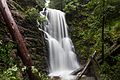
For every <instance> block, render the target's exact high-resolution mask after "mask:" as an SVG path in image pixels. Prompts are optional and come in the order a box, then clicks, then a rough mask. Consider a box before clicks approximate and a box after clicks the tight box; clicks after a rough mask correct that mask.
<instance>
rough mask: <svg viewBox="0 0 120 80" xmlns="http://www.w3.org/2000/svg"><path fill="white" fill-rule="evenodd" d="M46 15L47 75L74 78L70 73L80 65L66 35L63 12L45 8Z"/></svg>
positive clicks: (65, 79) (64, 78) (66, 78)
mask: <svg viewBox="0 0 120 80" xmlns="http://www.w3.org/2000/svg"><path fill="white" fill-rule="evenodd" d="M46 16H47V19H48V21H47V24H46V25H45V26H44V32H45V34H46V35H47V40H48V43H49V45H48V46H49V47H48V48H49V63H50V64H49V76H51V77H53V76H59V77H61V78H62V80H74V79H73V77H74V76H72V75H70V73H71V72H72V71H74V70H75V69H78V68H79V67H80V66H79V63H78V61H77V58H76V55H75V53H74V46H73V43H72V41H71V39H70V38H69V36H68V30H67V28H68V26H67V24H66V20H65V13H63V12H62V11H59V10H55V9H49V8H47V10H46Z"/></svg>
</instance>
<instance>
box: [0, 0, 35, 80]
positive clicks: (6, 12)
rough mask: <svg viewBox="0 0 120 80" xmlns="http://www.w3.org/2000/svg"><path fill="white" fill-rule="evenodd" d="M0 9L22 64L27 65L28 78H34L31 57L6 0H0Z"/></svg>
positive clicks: (32, 79) (33, 79) (31, 79)
mask: <svg viewBox="0 0 120 80" xmlns="http://www.w3.org/2000/svg"><path fill="white" fill-rule="evenodd" d="M0 11H1V14H2V16H3V18H4V21H5V23H6V26H7V27H8V29H9V32H10V34H11V35H12V38H13V40H14V41H15V42H16V43H17V45H18V50H19V53H18V55H19V57H20V58H21V60H22V62H23V64H24V65H25V66H27V67H28V70H27V73H28V75H29V78H30V80H35V78H34V77H33V74H32V70H31V66H32V59H31V57H30V55H29V54H28V50H27V48H26V45H25V40H24V39H23V37H22V35H21V33H20V31H19V29H18V26H17V24H16V23H15V21H14V19H13V17H12V14H11V12H10V9H9V7H8V5H7V2H6V0H0Z"/></svg>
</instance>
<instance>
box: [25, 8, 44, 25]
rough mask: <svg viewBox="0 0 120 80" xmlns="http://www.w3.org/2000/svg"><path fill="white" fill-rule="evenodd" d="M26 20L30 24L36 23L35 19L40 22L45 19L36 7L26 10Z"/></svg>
mask: <svg viewBox="0 0 120 80" xmlns="http://www.w3.org/2000/svg"><path fill="white" fill-rule="evenodd" d="M26 21H27V22H29V23H30V24H32V25H37V21H38V22H40V23H41V22H43V21H45V17H43V16H40V14H39V10H38V9H36V8H31V9H28V10H27V11H26Z"/></svg>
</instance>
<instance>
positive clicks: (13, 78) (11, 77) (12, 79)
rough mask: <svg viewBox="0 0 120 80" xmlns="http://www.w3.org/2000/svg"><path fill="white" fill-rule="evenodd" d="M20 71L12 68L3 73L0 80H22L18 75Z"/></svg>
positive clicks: (14, 67)
mask: <svg viewBox="0 0 120 80" xmlns="http://www.w3.org/2000/svg"><path fill="white" fill-rule="evenodd" d="M18 69H19V68H18V67H17V66H16V65H14V66H12V67H11V68H8V69H7V70H5V71H3V73H1V74H0V80H22V79H21V78H20V77H19V75H18V73H19V70H18Z"/></svg>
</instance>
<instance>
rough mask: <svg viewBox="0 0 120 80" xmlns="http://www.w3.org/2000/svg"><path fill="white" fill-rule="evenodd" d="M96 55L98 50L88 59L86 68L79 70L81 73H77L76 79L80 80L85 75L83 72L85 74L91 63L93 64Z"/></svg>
mask: <svg viewBox="0 0 120 80" xmlns="http://www.w3.org/2000/svg"><path fill="white" fill-rule="evenodd" d="M95 55H96V51H95V52H94V53H93V55H92V56H91V58H90V59H89V60H88V62H87V64H86V66H85V67H84V69H83V70H82V72H79V73H78V74H77V76H76V79H75V80H79V79H80V78H81V77H82V76H83V74H84V73H85V71H86V70H87V69H88V67H89V65H90V64H91V62H92V60H93V58H94V57H95Z"/></svg>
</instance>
